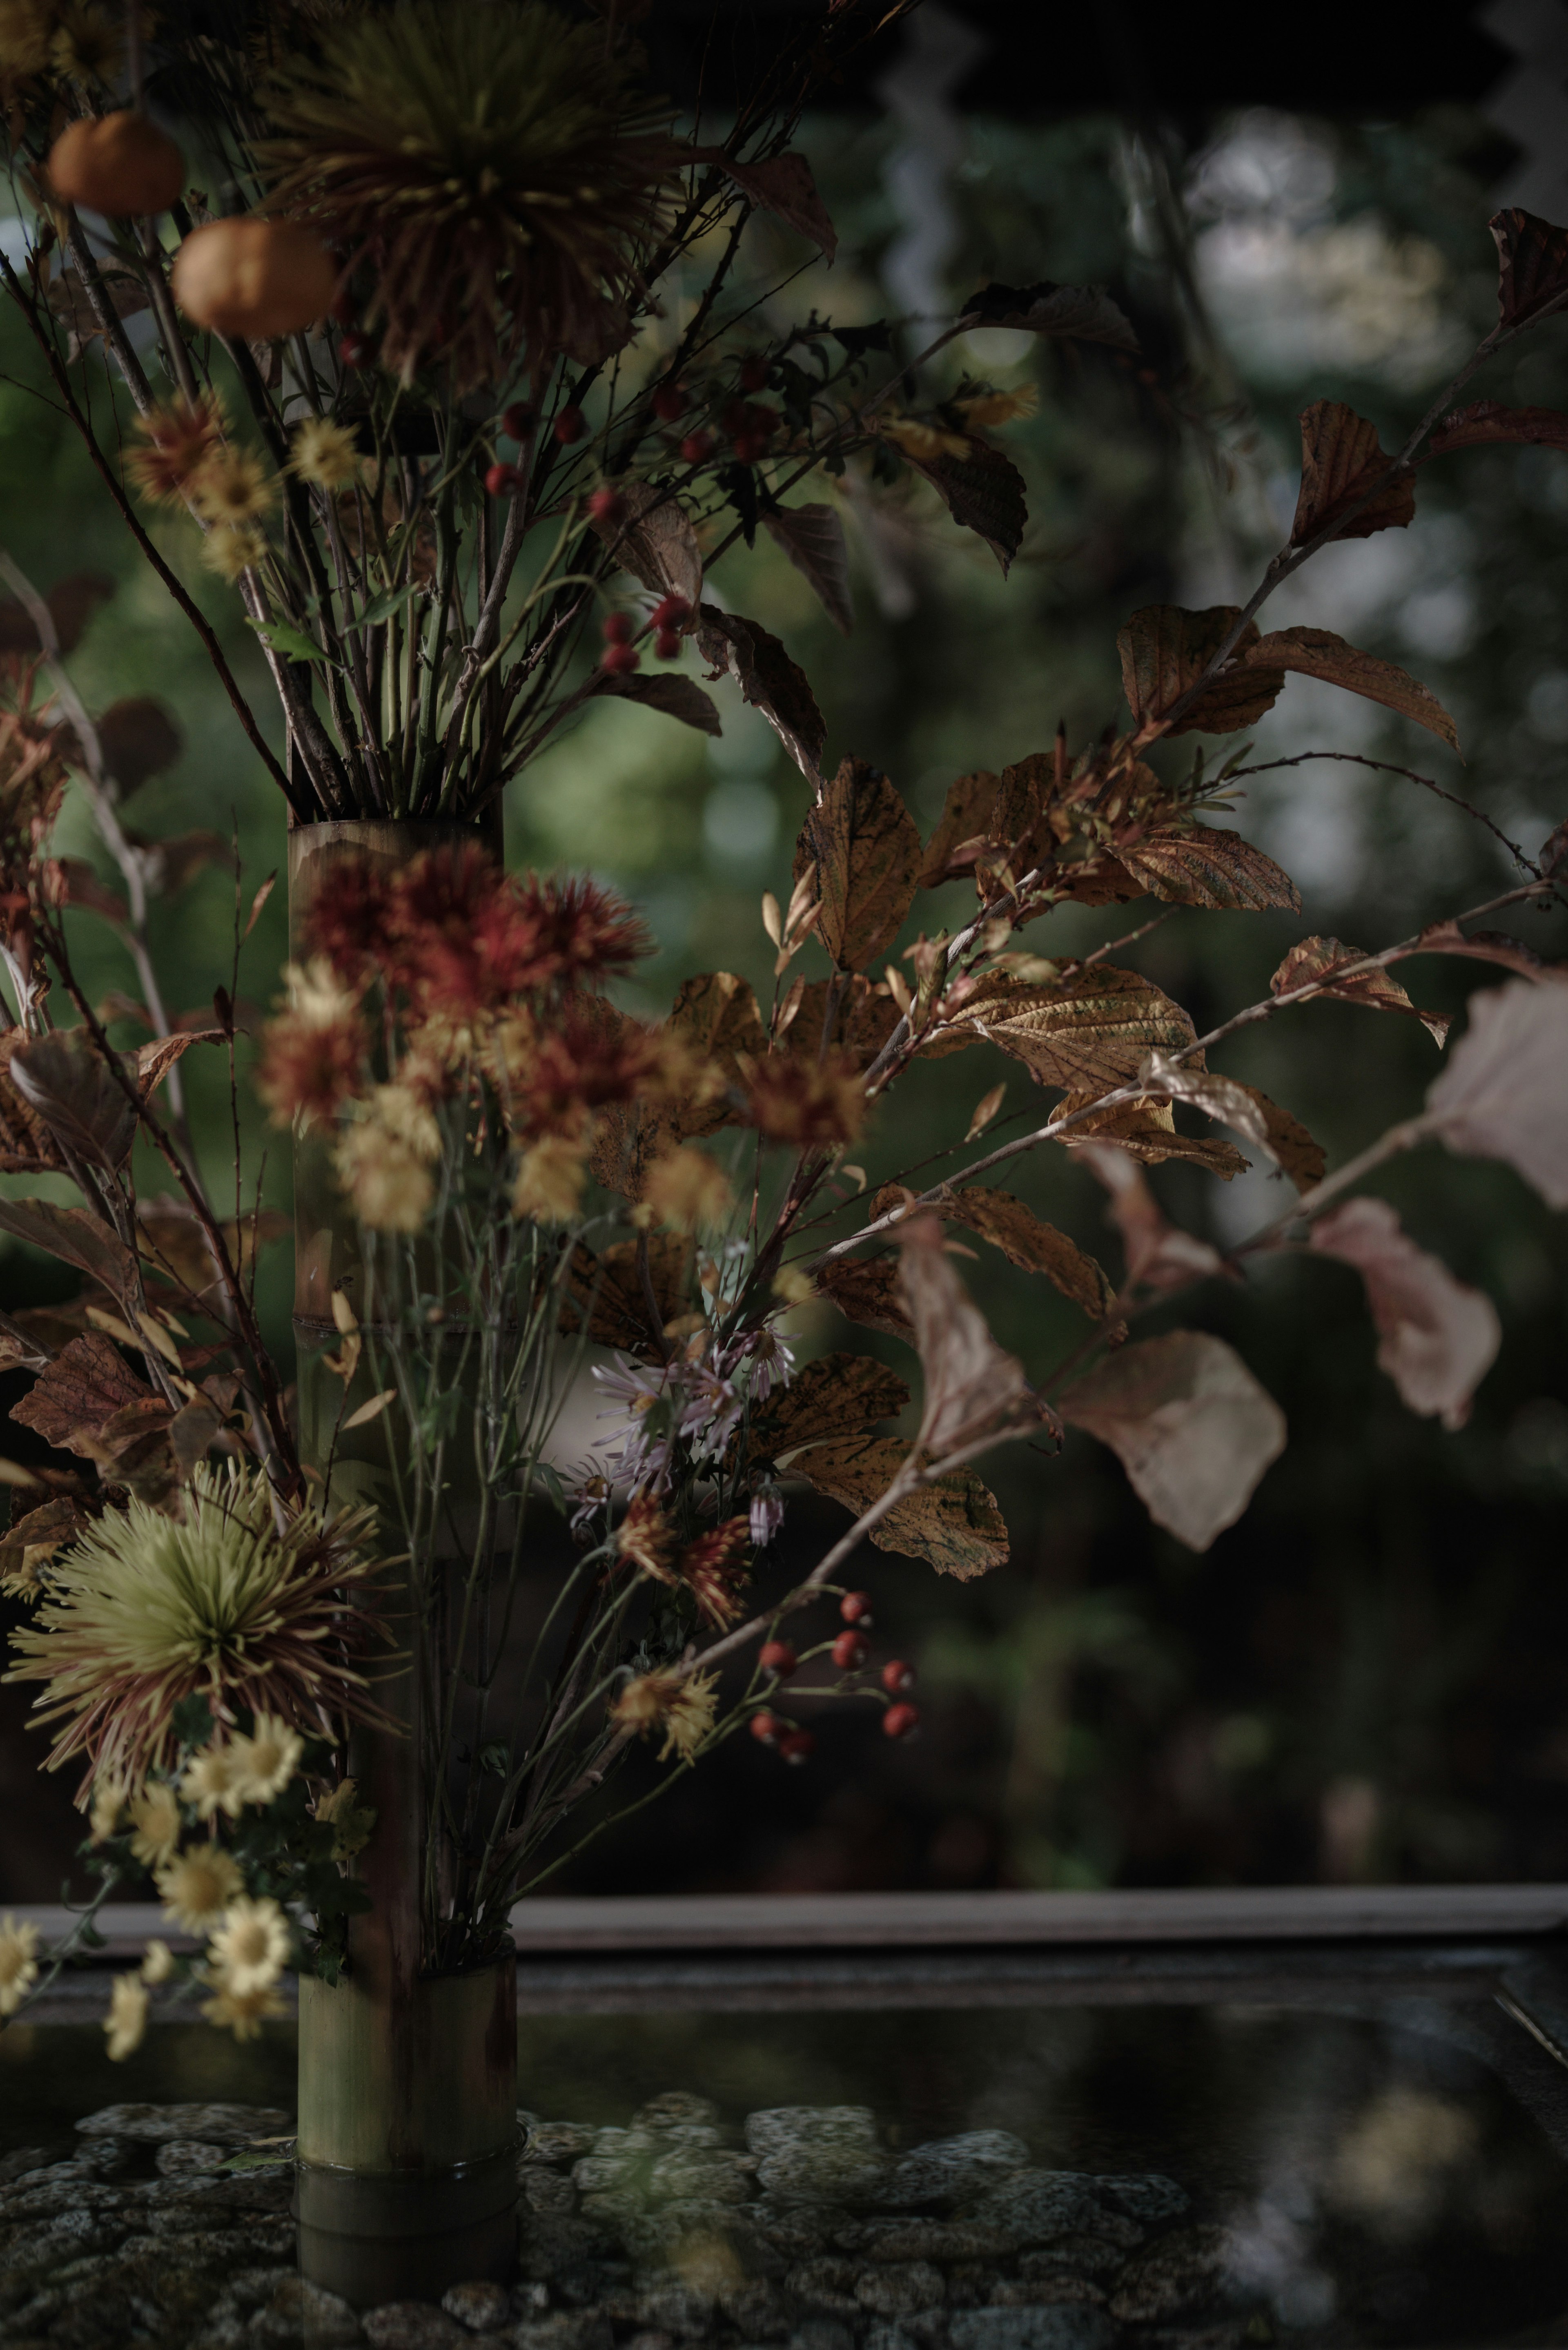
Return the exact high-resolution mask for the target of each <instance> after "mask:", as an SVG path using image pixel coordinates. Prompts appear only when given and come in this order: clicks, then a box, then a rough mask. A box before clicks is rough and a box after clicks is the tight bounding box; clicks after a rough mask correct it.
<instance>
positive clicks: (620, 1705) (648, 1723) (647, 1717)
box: [610, 1673, 719, 1763]
mask: <svg viewBox="0 0 1568 2350" xmlns="http://www.w3.org/2000/svg"><path fill="white" fill-rule="evenodd" d="M718 1690H719V1676H718V1674H717V1673H694V1674H691V1675H690V1676H688V1677H686V1678H684V1679H683V1678H682V1676H681V1675H680V1674H679V1673H639V1675H638V1676H637V1678H636V1679H634V1680H629V1681H628V1683H627V1685H626V1687H625V1688H624V1689H623V1690H621V1692H620V1695H619V1696H618V1698H617V1699H616V1701H615V1703H614V1704H613V1705H612V1706H611V1708H610V1715H611V1719H612V1720H613V1721H615V1722H616V1723H617V1724H618V1726H619V1727H620V1728H621V1729H622V1730H635V1731H638V1733H639V1735H640V1736H642V1737H644V1738H646V1737H647V1735H648V1733H649V1731H651V1730H659V1729H662V1730H663V1731H664V1743H663V1745H662V1746H661V1747H660V1748H659V1761H660V1762H661V1763H667V1762H668V1761H669V1760H670V1756H671V1755H672V1754H678V1755H679V1756H680V1760H681V1762H682V1763H689V1762H690V1761H691V1757H692V1756H693V1754H694V1753H695V1752H696V1751H697V1749H698V1747H699V1746H701V1743H702V1741H703V1740H704V1739H705V1738H706V1737H707V1735H708V1732H709V1731H711V1729H712V1727H713V1716H714V1714H715V1712H716V1711H717V1710H718V1702H719V1698H718Z"/></svg>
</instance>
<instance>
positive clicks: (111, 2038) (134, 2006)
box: [103, 1974, 148, 2064]
mask: <svg viewBox="0 0 1568 2350" xmlns="http://www.w3.org/2000/svg"><path fill="white" fill-rule="evenodd" d="M147 2004H148V2002H147V1989H146V1986H145V1984H144V1983H143V1982H142V1981H141V1978H140V1975H130V1974H128V1975H116V1977H115V1979H114V1984H113V1988H112V1989H111V1990H110V1991H109V2013H108V2014H107V2015H106V2016H105V2018H104V2020H103V2028H104V2033H105V2034H106V2037H107V2039H108V2043H109V2044H108V2047H107V2049H106V2050H105V2054H107V2056H108V2058H109V2063H110V2064H123V2063H124V2061H125V2059H126V2058H127V2057H128V2056H129V2055H130V2054H131V2052H132V2051H133V2050H134V2049H137V2048H140V2045H141V2039H142V2034H143V2033H145V2031H146V2030H147Z"/></svg>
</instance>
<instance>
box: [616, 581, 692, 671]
mask: <svg viewBox="0 0 1568 2350" xmlns="http://www.w3.org/2000/svg"><path fill="white" fill-rule="evenodd" d="M689 619H691V605H690V604H689V603H688V602H687V601H686V598H685V597H684V596H662V597H660V598H659V602H658V603H657V604H656V605H655V606H654V608H653V609H652V611H651V612H650V613H649V616H648V620H649V627H650V628H651V629H653V631H654V637H653V650H654V651H655V652H656V653H657V654H658V656H659V660H674V659H675V656H676V655H677V653H678V652H679V651H680V631H681V629H682V628H683V627H684V626H685V624H686V622H687V621H688V620H689ZM631 631H632V622H631V615H630V614H629V613H628V612H611V613H610V614H609V615H608V617H607V619H606V620H605V623H604V637H605V649H604V651H603V653H602V654H601V655H600V656H599V667H600V668H601V669H606V670H607V671H609V673H610V675H611V676H612V677H625V676H627V675H628V673H629V672H630V671H632V670H634V669H636V668H637V667H638V666H639V661H640V660H641V656H640V654H639V652H638V650H637V648H636V646H635V645H634V644H633V643H632V641H631Z"/></svg>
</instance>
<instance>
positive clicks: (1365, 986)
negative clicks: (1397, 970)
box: [1269, 937, 1451, 1045]
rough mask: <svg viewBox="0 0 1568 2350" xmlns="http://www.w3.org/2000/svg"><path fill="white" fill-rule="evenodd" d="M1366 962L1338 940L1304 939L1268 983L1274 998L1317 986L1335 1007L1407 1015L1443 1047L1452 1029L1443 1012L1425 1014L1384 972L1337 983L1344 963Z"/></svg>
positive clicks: (1357, 951) (1360, 974)
mask: <svg viewBox="0 0 1568 2350" xmlns="http://www.w3.org/2000/svg"><path fill="white" fill-rule="evenodd" d="M1365 960H1366V957H1365V955H1364V953H1363V951H1362V949H1361V948H1360V947H1347V946H1345V944H1344V943H1343V942H1342V941H1340V940H1339V939H1330V938H1321V937H1318V938H1310V939H1303V940H1301V941H1300V942H1299V943H1298V944H1297V945H1295V946H1293V948H1292V949H1291V951H1290V952H1289V954H1288V955H1287V956H1286V957H1285V959H1284V961H1283V962H1282V963H1281V965H1280V967H1279V969H1278V971H1276V972H1275V973H1274V975H1273V977H1272V979H1271V980H1270V982H1269V991H1270V993H1271V994H1273V995H1290V994H1293V993H1294V991H1295V990H1296V989H1297V988H1298V987H1307V986H1314V985H1315V986H1317V987H1318V988H1319V989H1320V990H1321V993H1323V994H1324V995H1326V996H1328V997H1329V998H1330V999H1331V1000H1332V1001H1333V1002H1334V1003H1365V1004H1368V1005H1370V1006H1371V1008H1372V1010H1373V1011H1375V1012H1407V1013H1408V1014H1409V1015H1410V1017H1411V1018H1412V1019H1413V1020H1418V1021H1419V1022H1420V1023H1421V1025H1422V1027H1423V1028H1425V1029H1426V1030H1427V1032H1428V1035H1431V1036H1433V1037H1435V1038H1436V1040H1437V1042H1438V1044H1439V1045H1440V1044H1442V1042H1443V1041H1444V1039H1445V1038H1446V1036H1447V1035H1448V1033H1449V1027H1450V1025H1451V1023H1450V1022H1449V1018H1448V1015H1447V1014H1445V1013H1441V1012H1423V1011H1422V1009H1421V1007H1420V1005H1419V1004H1418V1003H1411V1001H1410V999H1409V997H1408V996H1407V994H1406V993H1405V990H1404V989H1403V988H1402V987H1401V986H1400V984H1399V983H1398V981H1397V979H1392V978H1390V977H1389V974H1388V973H1387V972H1386V971H1384V970H1381V969H1379V970H1376V971H1364V972H1356V973H1355V974H1354V975H1353V976H1352V977H1351V978H1348V979H1335V978H1334V972H1335V971H1336V970H1337V969H1338V968H1339V966H1340V965H1341V964H1343V963H1356V962H1364V961H1365Z"/></svg>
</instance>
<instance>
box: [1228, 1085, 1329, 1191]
mask: <svg viewBox="0 0 1568 2350" xmlns="http://www.w3.org/2000/svg"><path fill="white" fill-rule="evenodd" d="M1228 1082H1229V1083H1230V1084H1231V1085H1232V1086H1234V1087H1236V1088H1237V1090H1238V1091H1239V1092H1241V1093H1244V1094H1245V1095H1247V1096H1248V1097H1249V1099H1250V1100H1251V1101H1252V1102H1253V1103H1254V1104H1255V1105H1256V1107H1257V1109H1258V1111H1259V1113H1260V1115H1261V1117H1262V1121H1263V1125H1264V1128H1265V1129H1266V1130H1267V1133H1268V1138H1269V1139H1268V1144H1267V1149H1268V1152H1269V1156H1270V1158H1271V1159H1275V1160H1276V1161H1277V1162H1278V1164H1279V1165H1280V1166H1281V1167H1282V1168H1283V1169H1284V1171H1285V1173H1286V1174H1287V1175H1288V1176H1289V1177H1290V1179H1291V1181H1292V1182H1293V1184H1294V1185H1295V1187H1296V1190H1297V1191H1312V1190H1313V1188H1314V1185H1316V1184H1319V1183H1321V1182H1322V1181H1323V1178H1324V1169H1325V1167H1326V1166H1327V1164H1328V1162H1327V1160H1326V1159H1325V1158H1324V1151H1323V1146H1322V1144H1321V1143H1318V1142H1314V1140H1313V1139H1312V1136H1311V1135H1310V1134H1309V1133H1308V1132H1307V1130H1306V1128H1305V1127H1304V1126H1303V1125H1302V1124H1301V1122H1300V1120H1299V1119H1297V1118H1293V1117H1292V1116H1291V1114H1290V1111H1289V1110H1288V1109H1282V1108H1281V1107H1280V1105H1279V1103H1278V1102H1276V1101H1271V1100H1270V1099H1269V1097H1268V1095H1267V1094H1265V1093H1260V1092H1259V1090H1258V1088H1257V1087H1256V1086H1244V1085H1242V1083H1241V1079H1240V1078H1239V1077H1231V1078H1230V1079H1229V1080H1228Z"/></svg>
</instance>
